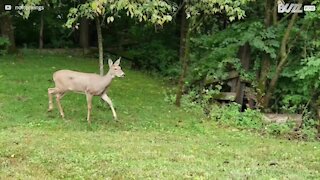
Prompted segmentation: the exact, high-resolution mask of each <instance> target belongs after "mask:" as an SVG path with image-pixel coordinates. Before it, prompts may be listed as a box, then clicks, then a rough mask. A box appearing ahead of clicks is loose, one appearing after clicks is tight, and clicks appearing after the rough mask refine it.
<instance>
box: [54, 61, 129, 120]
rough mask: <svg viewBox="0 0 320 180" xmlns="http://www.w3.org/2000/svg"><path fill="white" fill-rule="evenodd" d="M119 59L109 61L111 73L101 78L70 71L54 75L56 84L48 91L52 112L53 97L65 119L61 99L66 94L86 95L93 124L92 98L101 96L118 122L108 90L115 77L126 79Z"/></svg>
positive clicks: (92, 74)
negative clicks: (53, 96)
mask: <svg viewBox="0 0 320 180" xmlns="http://www.w3.org/2000/svg"><path fill="white" fill-rule="evenodd" d="M120 59H121V58H119V59H118V60H117V61H116V62H115V63H113V62H112V60H111V59H109V60H108V64H109V71H108V73H107V74H106V75H104V76H100V75H98V74H94V73H83V72H77V71H70V70H59V71H56V72H55V73H54V74H53V81H54V83H55V87H54V88H49V89H48V96H49V109H48V111H52V109H53V104H52V95H55V96H56V101H57V105H58V108H59V112H60V115H61V117H62V118H64V113H63V109H62V106H61V103H60V100H61V98H62V97H63V96H64V95H65V93H66V92H69V91H71V92H76V93H82V94H85V95H86V97H87V107H88V114H87V121H88V123H89V124H91V120H90V114H91V109H92V97H93V96H100V97H101V98H102V99H103V100H104V101H105V102H107V103H108V104H109V106H110V108H111V110H112V114H113V117H114V119H115V120H117V114H116V111H115V110H114V108H113V104H112V101H111V99H110V98H109V97H108V95H107V89H108V87H109V86H110V84H111V81H112V79H113V78H114V77H124V76H125V73H124V72H123V71H122V70H121V67H120Z"/></svg>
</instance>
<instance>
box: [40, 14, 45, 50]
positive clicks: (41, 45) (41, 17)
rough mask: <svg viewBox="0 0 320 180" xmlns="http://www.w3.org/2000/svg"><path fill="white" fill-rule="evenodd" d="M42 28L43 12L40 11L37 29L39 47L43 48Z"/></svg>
mask: <svg viewBox="0 0 320 180" xmlns="http://www.w3.org/2000/svg"><path fill="white" fill-rule="evenodd" d="M43 28H44V23H43V12H41V16H40V31H39V49H42V48H43Z"/></svg>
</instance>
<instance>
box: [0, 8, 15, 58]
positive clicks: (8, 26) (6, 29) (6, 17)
mask: <svg viewBox="0 0 320 180" xmlns="http://www.w3.org/2000/svg"><path fill="white" fill-rule="evenodd" d="M1 8H3V6H2V7H1ZM0 22H1V23H0V29H1V34H2V36H3V37H6V38H8V39H9V42H10V45H9V48H8V52H9V53H15V52H16V51H17V48H16V43H15V38H14V29H13V26H12V20H11V16H10V14H8V13H1V12H0Z"/></svg>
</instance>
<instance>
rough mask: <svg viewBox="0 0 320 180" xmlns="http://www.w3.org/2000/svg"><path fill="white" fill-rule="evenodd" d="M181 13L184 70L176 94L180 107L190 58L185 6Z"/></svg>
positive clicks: (181, 43) (181, 48)
mask: <svg viewBox="0 0 320 180" xmlns="http://www.w3.org/2000/svg"><path fill="white" fill-rule="evenodd" d="M181 10H182V13H181V24H180V51H179V60H180V62H181V64H182V71H181V74H180V78H179V82H178V89H177V94H176V102H175V104H176V106H178V107H180V105H181V97H182V93H183V88H184V83H185V77H186V75H187V71H188V59H189V56H188V55H189V33H190V31H189V26H188V20H187V19H186V12H185V7H182V9H181Z"/></svg>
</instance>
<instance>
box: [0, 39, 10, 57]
mask: <svg viewBox="0 0 320 180" xmlns="http://www.w3.org/2000/svg"><path fill="white" fill-rule="evenodd" d="M9 45H10V42H9V39H8V38H5V37H0V55H3V54H5V53H6V52H7V50H8V47H9Z"/></svg>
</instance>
